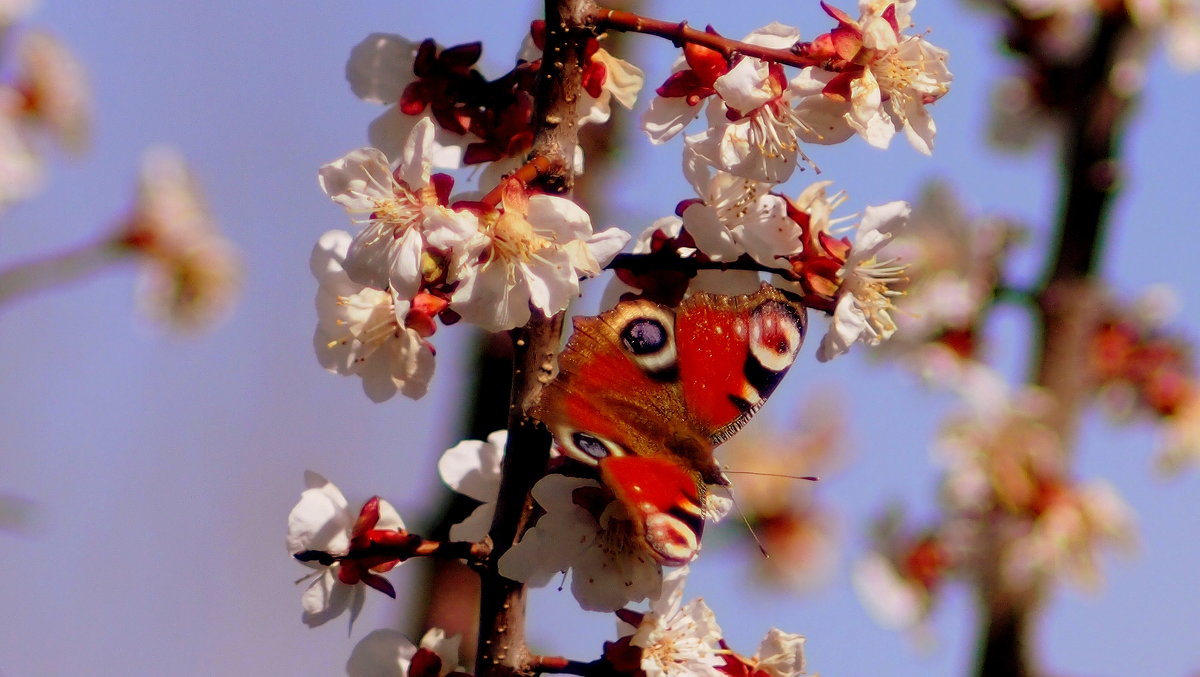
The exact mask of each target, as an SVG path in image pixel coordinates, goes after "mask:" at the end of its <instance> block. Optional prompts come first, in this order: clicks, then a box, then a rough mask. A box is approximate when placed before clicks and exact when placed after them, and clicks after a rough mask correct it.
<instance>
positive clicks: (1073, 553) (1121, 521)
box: [1002, 481, 1135, 587]
mask: <svg viewBox="0 0 1200 677" xmlns="http://www.w3.org/2000/svg"><path fill="white" fill-rule="evenodd" d="M1039 494H1040V495H1039V497H1038V501H1039V502H1038V504H1037V505H1036V506H1035V515H1034V516H1033V520H1032V522H1031V524H1030V525H1029V530H1028V532H1027V533H1025V534H1024V535H1022V536H1020V537H1019V538H1017V539H1015V540H1014V541H1013V542H1012V543H1011V544H1010V545H1009V546H1008V551H1007V552H1005V553H1004V561H1003V563H1002V567H1003V571H1004V573H1005V574H1006V575H1008V576H1009V577H1011V579H1012V580H1014V581H1017V582H1021V583H1023V582H1025V581H1029V580H1032V579H1033V577H1034V576H1035V575H1052V576H1058V577H1062V578H1065V579H1066V580H1068V581H1070V582H1073V583H1076V584H1079V585H1081V586H1084V587H1095V586H1096V585H1098V584H1099V583H1100V580H1101V574H1100V572H1099V570H1098V568H1097V565H1096V553H1097V551H1098V549H1099V548H1100V547H1101V546H1119V547H1125V548H1128V547H1129V546H1132V545H1133V543H1134V540H1135V531H1134V525H1133V518H1132V514H1131V511H1130V509H1129V506H1128V505H1126V504H1125V501H1124V500H1123V499H1122V498H1121V496H1120V494H1118V493H1117V491H1116V489H1114V488H1113V487H1112V486H1111V485H1109V484H1108V483H1107V482H1104V481H1096V482H1092V483H1089V484H1086V485H1078V484H1076V485H1056V484H1048V485H1044V486H1043V487H1042V488H1041V491H1040V492H1039Z"/></svg>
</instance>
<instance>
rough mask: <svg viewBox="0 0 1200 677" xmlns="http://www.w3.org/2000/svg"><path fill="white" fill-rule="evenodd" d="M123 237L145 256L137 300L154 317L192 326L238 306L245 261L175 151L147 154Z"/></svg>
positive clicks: (121, 239) (175, 325)
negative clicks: (242, 261)
mask: <svg viewBox="0 0 1200 677" xmlns="http://www.w3.org/2000/svg"><path fill="white" fill-rule="evenodd" d="M117 237H118V240H117V241H118V243H119V244H120V245H122V246H124V247H126V248H128V249H130V250H132V251H133V252H134V253H136V254H138V255H140V256H141V257H142V258H143V261H144V266H143V269H142V277H141V280H140V281H139V285H138V298H139V302H140V305H141V306H142V308H143V309H144V310H145V311H146V312H147V313H148V314H149V315H151V316H152V317H155V318H157V319H159V320H161V321H162V322H164V323H165V324H167V325H168V326H170V327H172V328H175V329H180V330H194V329H199V328H201V327H204V326H209V325H212V324H214V323H215V322H217V321H218V320H219V319H221V318H222V317H223V316H224V315H225V314H226V313H227V312H228V311H229V310H230V308H231V307H232V305H233V299H234V296H235V294H236V292H237V289H238V287H239V283H240V280H241V266H240V262H239V261H238V257H237V255H236V253H235V251H234V248H233V246H232V245H231V244H230V243H229V241H228V240H226V239H225V238H224V237H223V236H222V235H221V233H220V232H219V230H218V228H217V224H216V221H215V219H214V218H213V216H212V214H211V213H210V212H209V210H208V205H206V204H205V202H204V199H203V196H202V195H201V193H200V185H199V183H198V182H197V180H196V178H195V177H194V176H193V175H192V173H191V171H190V170H189V169H188V167H187V165H186V164H185V163H184V160H183V158H182V157H181V156H180V155H179V154H178V153H177V152H175V151H173V150H170V149H163V148H157V149H152V150H150V151H147V153H146V155H145V157H144V159H143V162H142V172H141V177H140V181H139V185H138V195H137V200H136V202H135V203H134V206H133V209H132V210H131V212H130V214H129V216H127V217H126V218H125V220H124V221H123V223H122V224H121V226H120V228H119V229H118V232H117Z"/></svg>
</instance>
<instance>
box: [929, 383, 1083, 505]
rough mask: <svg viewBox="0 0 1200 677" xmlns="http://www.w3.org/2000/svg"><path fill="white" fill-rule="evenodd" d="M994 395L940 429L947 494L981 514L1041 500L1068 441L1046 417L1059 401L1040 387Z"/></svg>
mask: <svg viewBox="0 0 1200 677" xmlns="http://www.w3.org/2000/svg"><path fill="white" fill-rule="evenodd" d="M990 397H991V398H994V399H992V400H991V401H978V400H977V401H976V402H975V403H974V404H973V406H972V408H971V410H970V411H968V412H964V413H961V414H959V415H957V416H953V417H951V418H950V419H948V420H947V422H946V423H945V424H944V426H943V428H942V430H941V432H940V433H939V436H938V447H937V448H938V452H939V457H940V459H941V460H942V462H943V463H944V464H945V466H946V471H945V478H944V488H943V489H944V492H945V498H946V500H947V501H948V502H949V505H950V506H951V507H952V508H953V509H956V510H962V511H967V512H971V513H975V514H980V513H983V512H986V511H987V510H989V509H993V508H1000V509H1004V510H1008V511H1010V512H1025V511H1028V510H1029V509H1031V507H1032V506H1033V505H1034V504H1035V502H1036V501H1037V500H1038V492H1039V488H1040V486H1041V480H1042V479H1043V478H1056V477H1058V476H1060V475H1061V472H1062V463H1063V457H1062V456H1063V454H1062V443H1061V441H1060V439H1059V437H1058V435H1057V434H1056V433H1055V432H1054V431H1053V430H1051V429H1050V427H1049V426H1047V425H1046V424H1045V422H1044V421H1045V416H1046V414H1047V413H1048V412H1049V410H1050V407H1052V406H1053V404H1052V402H1051V401H1050V399H1049V396H1048V395H1046V394H1045V393H1044V392H1043V391H1041V390H1038V389H1034V388H1027V389H1025V390H1022V391H1020V392H1017V393H1008V392H1006V391H1002V390H999V389H996V390H993V391H992V392H991V394H990Z"/></svg>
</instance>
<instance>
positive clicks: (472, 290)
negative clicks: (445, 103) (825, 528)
mask: <svg viewBox="0 0 1200 677" xmlns="http://www.w3.org/2000/svg"><path fill="white" fill-rule="evenodd" d="M503 205H504V208H503V211H502V212H501V213H499V214H498V215H496V216H495V217H494V218H492V219H491V220H490V221H488V222H487V223H486V224H485V225H484V227H483V228H481V229H480V230H479V231H478V232H476V233H475V234H473V235H472V236H470V237H469V238H464V239H461V240H460V241H458V242H457V243H455V244H454V245H452V247H453V250H454V257H453V261H452V263H451V270H450V281H452V282H458V283H459V284H458V288H457V289H456V290H455V292H454V295H453V296H452V297H451V300H450V303H451V308H452V309H453V310H454V311H455V312H457V313H459V315H461V316H462V318H463V319H464V320H466V321H467V322H471V323H473V324H477V325H479V326H481V327H483V328H484V329H486V330H488V331H503V330H506V329H512V328H513V327H518V326H521V325H524V324H525V323H526V322H528V321H529V318H530V305H532V306H533V307H534V308H537V309H538V310H540V311H541V312H542V313H543V314H544V315H546V316H547V317H549V316H551V315H553V314H554V313H557V312H559V311H561V310H564V309H566V307H567V304H568V303H569V302H570V299H571V298H572V297H574V296H577V295H578V294H579V278H581V277H594V276H596V275H598V274H600V271H601V270H602V269H603V267H604V266H605V265H606V264H608V262H609V261H611V260H612V258H613V257H614V256H616V255H617V252H619V251H620V250H621V248H622V247H624V246H625V243H626V242H627V241H628V240H629V235H628V234H627V233H625V232H623V231H621V230H620V229H618V228H610V229H608V230H606V231H603V232H600V233H595V234H593V233H592V222H591V219H590V218H589V217H588V214H587V212H585V211H583V209H581V208H580V207H579V206H578V205H576V204H575V203H574V202H572V201H570V200H568V199H566V198H561V197H556V196H553V195H526V194H525V193H524V189H523V188H521V187H519V186H517V185H513V184H510V186H509V188H507V189H506V190H505V193H504V198H503ZM434 234H436V231H435V232H434V233H431V236H432V235H434ZM451 237H452V236H447V239H450V238H451Z"/></svg>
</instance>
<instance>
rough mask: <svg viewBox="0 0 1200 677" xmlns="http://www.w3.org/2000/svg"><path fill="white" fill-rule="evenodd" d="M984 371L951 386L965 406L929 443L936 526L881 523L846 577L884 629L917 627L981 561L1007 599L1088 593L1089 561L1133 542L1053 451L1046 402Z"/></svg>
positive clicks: (1107, 491) (1112, 498)
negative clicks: (952, 582) (936, 481)
mask: <svg viewBox="0 0 1200 677" xmlns="http://www.w3.org/2000/svg"><path fill="white" fill-rule="evenodd" d="M984 369H985V368H983V367H982V365H979V371H975V372H972V373H971V376H970V377H969V378H965V379H963V380H962V381H960V382H959V383H958V384H957V385H956V387H957V388H959V389H961V390H963V391H965V392H964V393H963V395H964V398H965V400H966V402H967V405H968V406H967V407H966V408H965V410H964V411H962V412H961V413H960V414H959V415H958V416H956V417H953V418H952V419H951V420H949V421H948V422H947V423H946V425H945V426H944V428H943V430H942V432H941V434H940V437H939V441H938V448H937V453H938V456H939V458H940V460H941V462H942V463H943V465H944V467H945V470H944V476H943V481H942V499H943V504H944V515H943V517H942V519H941V520H940V521H939V522H938V523H935V524H933V525H931V526H927V527H924V528H922V529H911V528H908V527H906V526H904V525H902V524H901V523H900V519H899V516H898V515H891V516H888V517H886V518H884V519H883V520H881V521H880V522H879V525H878V526H877V528H876V545H875V550H874V551H873V552H872V553H870V554H869V555H868V556H866V557H865V558H864V560H863V561H862V562H861V563H860V564H859V566H858V568H857V571H856V574H855V578H856V580H855V583H856V587H857V589H858V591H859V594H860V596H861V597H862V598H863V600H864V602H865V604H866V605H867V607H868V608H869V609H871V610H872V613H873V615H875V616H876V617H877V618H878V619H879V620H880V621H881V622H883V623H884V624H887V625H891V626H895V627H904V628H912V627H916V626H919V625H920V624H921V623H922V622H923V621H924V620H925V618H926V617H927V615H928V613H929V612H930V611H931V610H932V608H933V607H934V606H935V602H936V599H937V593H938V592H939V591H940V590H941V589H942V585H941V584H942V583H943V582H944V581H945V580H946V579H947V578H948V577H950V576H964V575H967V574H969V573H970V572H972V571H978V570H980V568H981V567H983V566H984V562H985V561H986V562H987V564H988V565H989V566H992V565H994V566H995V567H996V570H997V571H998V573H999V575H1000V576H1001V577H1002V578H1003V580H1004V582H1005V585H1006V586H1009V588H1010V589H1030V588H1031V587H1032V586H1035V585H1037V584H1038V582H1039V581H1042V580H1045V579H1046V578H1057V579H1062V580H1066V581H1068V582H1073V583H1076V584H1079V585H1082V586H1095V585H1097V584H1098V583H1099V581H1100V574H1099V572H1098V569H1097V566H1096V557H1097V555H1098V553H1099V551H1100V550H1101V549H1102V548H1109V547H1117V548H1127V547H1129V546H1131V545H1132V544H1133V542H1134V529H1133V521H1132V517H1131V512H1130V509H1129V507H1128V506H1127V505H1126V504H1125V503H1124V501H1123V500H1122V499H1121V497H1120V495H1119V494H1118V493H1117V492H1116V490H1115V489H1114V488H1113V487H1112V486H1111V485H1109V484H1108V483H1106V482H1104V481H1100V480H1093V481H1087V482H1084V481H1081V480H1079V479H1077V478H1074V477H1071V476H1070V473H1069V472H1068V470H1067V465H1066V456H1065V454H1064V453H1063V449H1062V441H1061V440H1060V439H1059V437H1058V435H1057V434H1056V433H1055V432H1054V431H1053V430H1052V429H1051V428H1050V427H1049V425H1047V423H1046V422H1045V420H1046V417H1047V415H1048V414H1049V412H1050V411H1051V410H1052V406H1053V405H1052V402H1051V400H1050V398H1049V397H1048V396H1047V395H1046V394H1045V393H1043V392H1041V391H1039V390H1037V389H1033V388H1029V389H1026V390H1023V391H1018V392H1013V391H1011V390H1010V389H1009V388H1007V387H1006V386H1005V385H1004V384H1003V383H1002V382H1000V380H999V376H998V375H996V374H995V373H993V372H988V371H983V370H984ZM987 380H990V381H991V382H990V383H988V382H985V381H987ZM997 534H1003V536H1004V538H1003V539H1000V540H999V541H997V540H996V539H995V537H996V535H997ZM997 542H999V543H1000V544H1001V545H1000V549H999V550H998V551H997V550H996V546H995V544H996V543H997Z"/></svg>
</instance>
